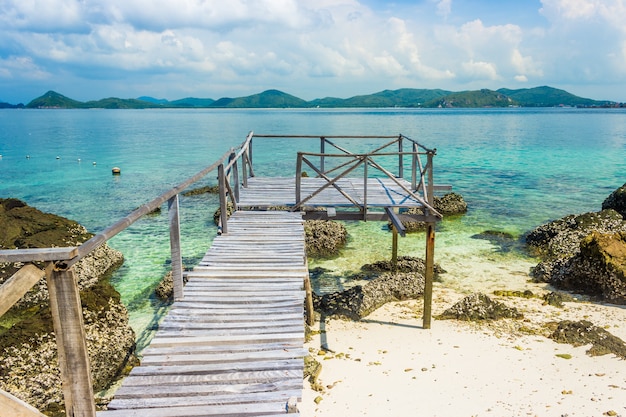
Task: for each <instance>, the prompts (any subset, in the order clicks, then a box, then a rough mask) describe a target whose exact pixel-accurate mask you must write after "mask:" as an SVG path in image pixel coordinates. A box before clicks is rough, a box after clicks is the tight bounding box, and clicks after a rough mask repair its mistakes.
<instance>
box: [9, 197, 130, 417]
mask: <svg viewBox="0 0 626 417" xmlns="http://www.w3.org/2000/svg"><path fill="white" fill-rule="evenodd" d="M0 230H3V231H5V233H4V234H3V235H2V236H1V238H0V249H14V248H36V247H50V246H75V245H80V244H81V243H83V242H85V241H86V240H88V239H89V238H90V237H91V236H92V235H91V234H90V233H88V232H87V230H86V229H85V228H84V227H82V226H81V225H80V224H78V223H76V222H74V221H71V220H68V219H65V218H62V217H59V216H56V215H53V214H48V213H43V212H41V211H39V210H37V209H35V208H33V207H29V206H27V205H26V204H24V203H23V202H21V201H19V200H15V199H0ZM123 260H124V259H123V256H122V254H121V253H120V252H119V251H116V250H114V249H112V248H110V247H109V246H108V245H106V244H104V245H102V246H100V247H99V248H98V249H96V250H95V251H93V252H92V253H91V254H90V255H89V256H87V257H85V258H84V259H82V260H81V261H79V262H78V263H77V264H76V265H75V266H74V268H75V272H76V276H77V280H78V285H79V288H80V292H81V293H80V294H81V302H82V306H83V316H84V320H85V331H86V335H87V348H88V352H89V358H90V362H91V372H92V377H93V383H94V391H96V392H98V391H101V390H103V389H106V388H108V387H109V386H110V385H111V383H112V382H114V381H115V380H116V379H117V378H118V377H119V376H120V374H121V373H122V372H123V370H124V368H125V367H126V366H128V365H129V364H131V363H132V362H133V361H134V360H135V358H134V356H133V352H134V348H135V334H134V332H133V330H132V329H131V328H130V326H129V324H128V311H127V310H126V308H125V307H124V306H123V305H122V303H121V301H120V296H119V293H117V291H115V289H114V288H113V287H112V286H111V284H110V283H109V282H108V278H109V277H110V275H111V273H112V272H113V271H114V270H115V269H116V268H118V267H119V266H120V265H121V264H122V262H123ZM21 266H22V265H21V264H7V263H3V264H0V283H3V282H4V281H6V280H7V279H8V278H9V277H11V276H12V275H13V274H14V273H15V272H16V271H17V270H18V269H19V268H20V267H21ZM37 266H38V267H40V268H43V267H44V266H43V265H41V264H38V265H37ZM47 300H48V292H47V288H46V283H45V279H44V280H41V281H40V282H39V283H38V284H36V285H35V287H34V288H33V289H32V290H31V291H29V292H28V293H27V294H26V295H25V296H24V297H23V298H22V299H21V300H20V301H19V302H18V303H17V304H16V305H15V306H14V307H13V308H12V309H11V310H9V311H8V312H7V313H6V314H5V315H4V316H3V317H2V318H0V389H2V390H4V391H7V392H9V393H11V394H13V395H14V396H16V397H18V398H20V399H22V400H23V401H25V402H27V403H28V404H30V405H32V406H33V407H36V408H37V409H39V410H41V411H42V412H44V413H46V414H47V415H51V416H56V415H59V416H60V415H64V411H63V410H64V409H63V393H62V389H61V379H60V373H59V369H58V363H57V348H56V340H55V337H54V332H53V330H52V317H51V314H50V309H49V306H48V301H47Z"/></svg>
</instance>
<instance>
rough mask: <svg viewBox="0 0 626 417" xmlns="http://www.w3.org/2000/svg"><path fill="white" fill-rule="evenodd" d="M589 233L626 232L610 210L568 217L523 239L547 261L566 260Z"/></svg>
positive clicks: (624, 222)
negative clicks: (552, 259)
mask: <svg viewBox="0 0 626 417" xmlns="http://www.w3.org/2000/svg"><path fill="white" fill-rule="evenodd" d="M593 231H598V232H601V233H614V232H626V221H624V219H623V218H622V216H621V215H620V214H619V213H618V212H616V211H615V210H612V209H607V210H602V211H600V212H591V213H585V214H580V215H573V214H572V215H569V216H566V217H563V218H562V219H559V220H555V221H552V222H550V223H547V224H544V225H542V226H539V227H537V228H536V229H535V230H533V231H532V232H530V233H529V234H528V235H527V236H526V244H527V245H528V246H529V248H530V249H531V250H533V251H534V252H535V253H536V254H538V255H540V256H543V257H546V258H548V259H550V258H567V257H571V256H573V255H575V254H577V253H578V252H579V250H580V242H581V240H582V239H584V238H585V237H586V236H588V235H589V234H590V233H591V232H593Z"/></svg>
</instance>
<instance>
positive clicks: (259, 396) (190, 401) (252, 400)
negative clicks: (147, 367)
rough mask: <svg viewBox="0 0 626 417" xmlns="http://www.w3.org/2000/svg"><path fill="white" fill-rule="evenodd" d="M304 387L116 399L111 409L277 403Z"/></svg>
mask: <svg viewBox="0 0 626 417" xmlns="http://www.w3.org/2000/svg"><path fill="white" fill-rule="evenodd" d="M301 396H302V389H299V390H297V389H291V390H285V391H271V392H235V393H227V394H208V395H206V394H204V395H202V394H199V395H183V396H176V397H172V396H170V397H166V398H159V397H152V398H150V397H148V398H137V399H135V398H133V399H119V400H118V399H116V400H114V401H111V403H110V404H109V409H113V410H124V409H132V408H167V407H183V406H186V407H190V406H207V407H210V406H216V405H226V404H233V405H235V404H263V403H275V402H279V401H284V402H285V403H287V400H288V399H289V398H290V397H296V398H300V397H301Z"/></svg>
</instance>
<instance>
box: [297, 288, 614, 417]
mask: <svg viewBox="0 0 626 417" xmlns="http://www.w3.org/2000/svg"><path fill="white" fill-rule="evenodd" d="M525 286H526V287H527V288H528V289H530V290H532V291H533V292H534V293H536V294H541V293H545V292H546V291H547V289H546V288H545V286H543V285H539V284H530V283H526V284H525ZM483 292H484V293H486V294H488V295H489V296H490V297H491V298H493V299H495V300H498V301H502V302H504V303H505V304H507V305H509V306H516V307H517V308H518V309H519V310H520V311H521V312H522V313H523V314H524V316H525V318H524V319H523V320H501V321H498V322H494V323H492V324H488V323H484V324H475V323H469V322H460V321H455V320H434V319H433V321H432V326H431V329H429V330H426V329H423V328H422V320H421V316H422V301H421V300H420V301H407V302H398V303H390V304H387V305H386V306H384V307H382V308H380V309H379V310H377V311H376V312H374V313H373V314H371V315H370V316H368V317H367V318H366V319H364V320H362V321H360V322H351V321H344V320H338V319H327V320H325V321H324V322H323V323H321V324H320V323H316V327H317V330H321V332H320V333H319V334H317V335H315V336H314V338H313V339H312V340H311V341H310V342H308V343H307V347H308V348H309V350H310V351H311V352H312V354H313V355H314V356H316V358H317V359H318V360H319V361H320V362H321V364H322V371H321V374H320V376H319V382H320V384H321V386H322V387H323V391H322V392H318V391H314V390H312V389H311V388H310V385H309V384H308V382H305V391H304V395H303V400H302V403H301V404H300V405H299V409H300V411H301V414H302V415H304V416H307V417H322V416H333V417H336V416H340V417H350V416H366V415H367V416H428V417H430V416H440V417H464V416H466V417H470V416H499V417H502V416H558V417H561V416H570V417H571V416H585V417H589V416H626V361H624V360H621V359H619V358H617V357H616V356H614V355H612V354H610V355H604V356H596V357H592V356H589V355H587V354H586V353H585V352H586V351H587V350H588V349H589V346H583V347H573V346H571V345H568V344H559V343H556V342H554V341H552V340H551V339H548V338H547V337H545V336H544V334H545V333H546V332H545V331H543V332H542V331H541V329H542V328H543V326H542V324H543V323H546V322H550V321H560V320H566V319H569V320H582V319H584V320H589V321H591V322H592V323H593V324H595V325H597V326H600V327H604V328H605V329H606V330H608V331H609V332H610V333H612V334H613V335H615V336H617V337H620V338H622V339H623V340H626V308H624V306H613V305H602V304H593V303H587V302H571V303H566V305H565V308H557V307H553V306H549V305H543V303H542V300H541V299H539V298H533V299H523V298H519V297H504V298H501V297H495V296H492V294H491V293H490V292H489V291H483ZM465 295H467V294H461V293H460V292H459V291H458V290H453V289H450V288H446V287H445V286H444V285H443V284H440V283H435V288H434V300H433V314H438V313H440V312H442V311H443V310H444V309H446V308H448V307H450V306H451V305H453V304H454V303H455V302H456V301H458V300H459V299H460V298H462V297H464V296H465ZM520 328H521V330H520ZM324 352H325V354H324ZM561 354H569V355H571V358H570V359H567V358H563V357H561V356H557V355H561ZM316 399H317V402H316Z"/></svg>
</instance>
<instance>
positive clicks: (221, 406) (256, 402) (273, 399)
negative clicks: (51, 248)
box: [98, 211, 308, 417]
mask: <svg viewBox="0 0 626 417" xmlns="http://www.w3.org/2000/svg"><path fill="white" fill-rule="evenodd" d="M187 276H188V282H187V284H186V286H185V290H184V294H185V296H184V299H183V300H182V301H177V302H175V303H174V304H173V305H172V307H171V309H170V311H169V313H168V314H167V317H166V318H165V319H164V320H163V322H162V323H161V324H160V325H159V330H158V332H157V334H156V335H155V337H154V339H153V340H152V342H151V343H150V346H149V347H148V348H146V349H145V351H144V352H143V359H142V360H141V366H138V367H135V368H134V369H133V370H132V372H131V374H130V375H129V376H128V377H126V378H125V380H124V383H123V385H122V387H121V388H120V389H118V390H117V392H116V393H115V399H114V400H113V401H112V402H111V403H110V404H109V407H108V408H109V410H111V411H103V412H99V413H98V416H99V417H117V416H120V417H132V416H145V417H148V416H149V417H165V416H168V417H173V416H180V417H183V416H260V415H278V414H285V413H286V412H287V411H288V405H289V402H290V399H291V404H292V405H293V408H292V412H295V410H296V406H297V401H299V400H300V399H301V396H302V384H303V368H304V361H303V357H304V356H305V353H306V352H305V351H304V350H303V343H304V307H303V306H304V298H305V292H304V282H305V280H306V279H308V270H307V265H306V256H305V251H304V228H303V220H302V215H301V214H300V213H289V212H284V211H262V212H260V211H255V212H251V211H249V212H246V211H238V212H236V213H235V214H234V215H233V216H231V218H230V220H229V233H228V235H221V236H218V237H216V238H215V240H214V241H213V244H212V246H211V248H210V249H209V250H208V252H207V253H206V255H205V257H204V259H202V261H201V262H200V264H199V265H198V266H197V267H196V268H194V270H193V271H191V272H189V273H188V274H187ZM295 415H297V413H296V414H295Z"/></svg>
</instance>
